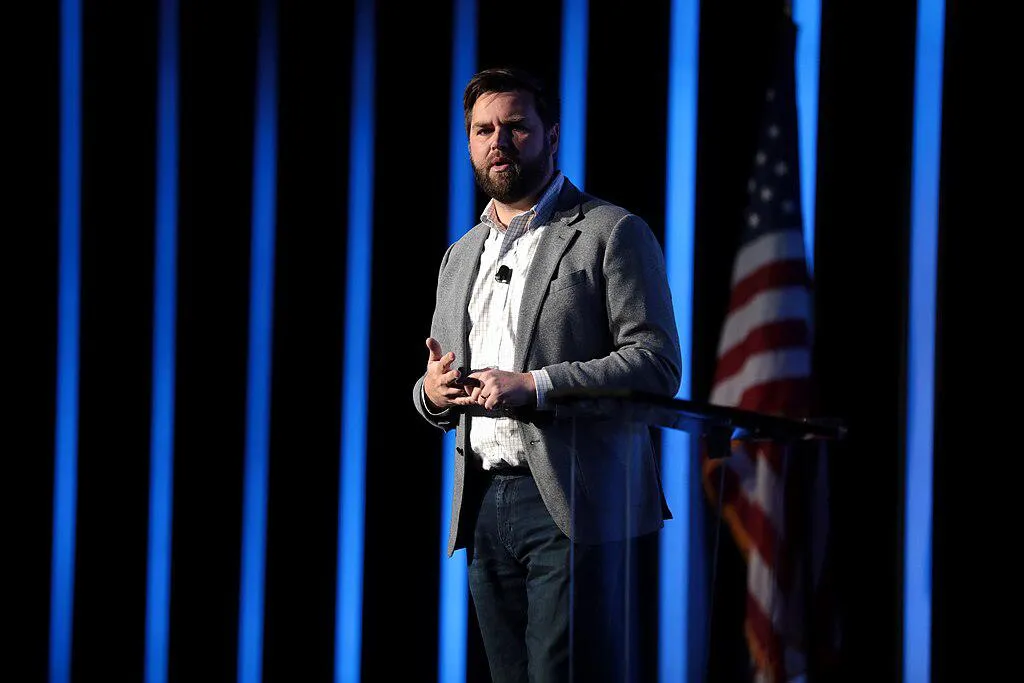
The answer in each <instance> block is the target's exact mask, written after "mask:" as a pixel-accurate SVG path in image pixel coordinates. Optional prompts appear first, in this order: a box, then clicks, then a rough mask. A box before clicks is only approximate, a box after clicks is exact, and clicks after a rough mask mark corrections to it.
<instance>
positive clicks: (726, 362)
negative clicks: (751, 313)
mask: <svg viewBox="0 0 1024 683" xmlns="http://www.w3.org/2000/svg"><path fill="white" fill-rule="evenodd" d="M809 338H810V330H809V329H808V327H807V321H806V320H783V321H781V322H775V323H768V324H767V325H762V326H761V327H758V328H755V329H754V330H752V331H751V332H750V334H748V335H747V337H746V339H744V340H743V341H742V342H740V343H739V344H737V345H736V346H734V347H733V348H731V349H730V350H729V351H728V352H726V353H724V354H723V355H722V357H721V358H719V360H718V369H717V370H716V372H715V381H716V382H720V381H722V380H724V379H726V378H728V377H732V376H733V375H735V374H736V373H738V372H739V371H740V369H741V368H742V367H743V363H744V362H745V361H746V359H747V358H748V357H749V356H750V355H752V354H755V353H761V352H763V351H775V350H778V349H784V348H787V347H805V346H806V345H807V342H808V340H809Z"/></svg>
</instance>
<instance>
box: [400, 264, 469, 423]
mask: <svg viewBox="0 0 1024 683" xmlns="http://www.w3.org/2000/svg"><path fill="white" fill-rule="evenodd" d="M454 248H455V244H452V245H450V246H449V247H448V249H447V250H446V251H445V252H444V257H442V259H441V267H440V268H439V269H438V273H437V282H438V284H437V287H438V292H437V296H436V297H435V301H438V300H440V298H441V297H440V294H441V292H440V287H441V280H442V275H444V271H445V268H447V267H448V261H449V258H450V257H451V254H452V250H453V249H454ZM441 313H442V311H441V310H440V309H439V308H438V307H437V306H436V304H435V308H434V315H433V318H432V320H431V323H430V336H431V337H434V338H435V339H437V338H438V337H439V336H440V334H439V332H438V327H439V323H438V317H439V316H440V315H441ZM425 378H426V373H424V374H423V375H421V376H420V377H419V379H417V380H416V382H415V383H414V384H413V387H412V403H413V406H414V407H415V408H416V412H418V413H419V414H420V416H421V417H423V419H424V420H426V421H427V422H429V423H430V424H432V425H434V426H435V427H437V428H439V429H442V430H444V431H446V432H447V431H449V430H451V429H455V428H456V427H458V425H459V414H460V412H461V411H457V410H454V409H452V408H447V409H445V410H443V411H442V412H440V413H434V412H431V411H430V409H428V408H427V404H426V394H425V392H424V389H423V380H424V379H425Z"/></svg>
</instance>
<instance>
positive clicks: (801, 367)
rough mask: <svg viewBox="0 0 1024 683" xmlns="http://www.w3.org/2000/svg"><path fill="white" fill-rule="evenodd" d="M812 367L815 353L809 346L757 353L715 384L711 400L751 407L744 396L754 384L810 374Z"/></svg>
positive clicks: (725, 404) (721, 403) (719, 403)
mask: <svg viewBox="0 0 1024 683" xmlns="http://www.w3.org/2000/svg"><path fill="white" fill-rule="evenodd" d="M810 369H811V353H810V350H809V349H807V348H799V347H797V348H791V349H782V350H779V351H766V352H764V353H757V354H754V355H752V356H750V357H749V358H747V360H746V361H745V362H744V363H743V368H742V369H741V370H740V371H739V372H738V373H736V374H734V375H732V376H731V377H729V378H728V379H725V380H722V381H720V382H719V383H718V384H717V385H715V387H714V389H713V390H712V392H711V402H712V403H715V404H718V405H724V406H739V407H741V408H747V407H748V406H747V405H746V404H743V403H741V400H740V399H742V397H743V395H744V394H745V393H746V392H747V391H749V390H750V389H751V388H753V387H756V386H757V385H759V384H765V383H768V382H771V381H775V380H779V379H795V378H799V377H807V375H808V373H809V372H810Z"/></svg>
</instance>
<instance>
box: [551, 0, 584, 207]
mask: <svg viewBox="0 0 1024 683" xmlns="http://www.w3.org/2000/svg"><path fill="white" fill-rule="evenodd" d="M589 18H590V17H589V6H588V0H562V71H561V74H562V75H561V84H560V88H559V91H560V94H561V98H562V123H563V125H562V126H561V127H560V134H559V143H558V166H559V168H560V169H561V170H562V172H563V173H564V174H565V176H566V177H567V178H569V179H570V180H571V181H572V182H573V184H574V185H576V187H578V188H580V189H581V190H582V189H584V185H585V184H586V180H587V179H586V173H587V47H588V38H589V34H588V25H589Z"/></svg>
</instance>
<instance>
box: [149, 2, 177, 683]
mask: <svg viewBox="0 0 1024 683" xmlns="http://www.w3.org/2000/svg"><path fill="white" fill-rule="evenodd" d="M159 41H160V42H159V46H158V50H159V53H158V59H159V62H158V64H157V69H158V71H157V109H156V114H157V124H156V136H157V149H156V254H155V261H154V264H155V269H154V270H155V275H154V281H153V404H152V417H151V418H150V443H149V535H148V543H149V546H148V548H147V559H146V657H145V680H146V683H164V682H165V681H166V680H167V642H168V628H169V624H170V613H169V603H170V593H171V513H172V502H173V499H174V372H175V371H174V368H175V337H176V332H175V322H176V315H177V288H178V283H177V269H178V0H161V2H160V37H159Z"/></svg>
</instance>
